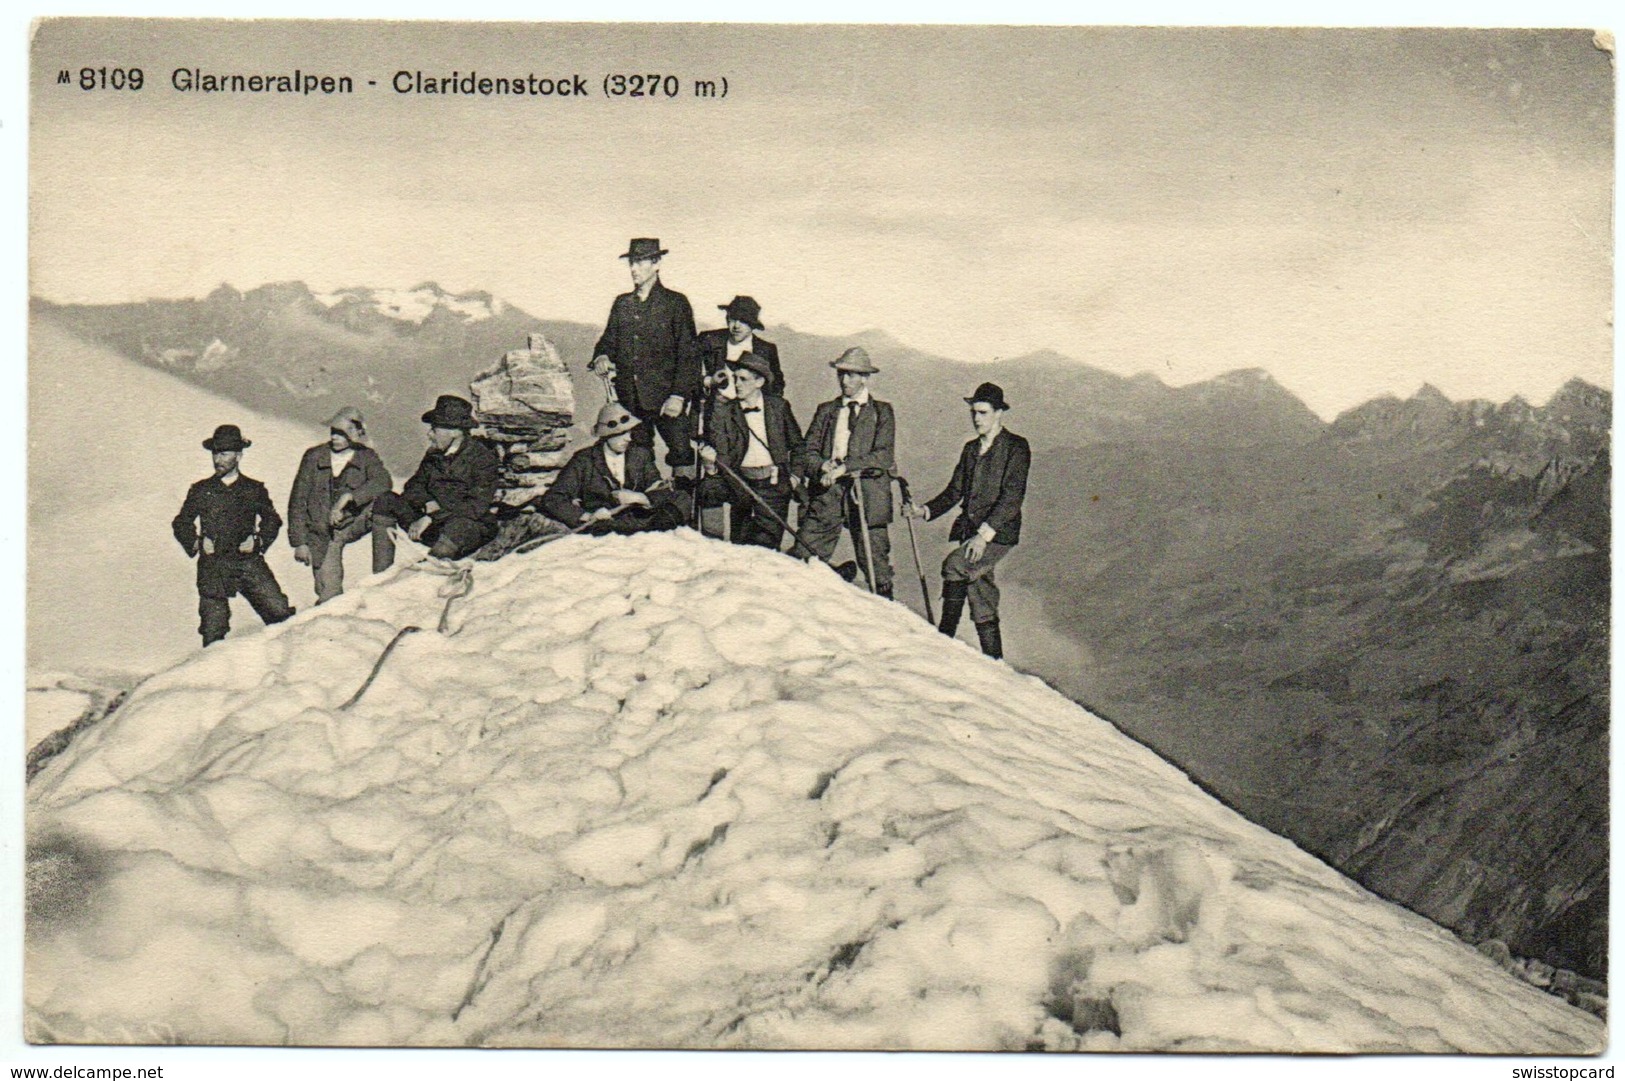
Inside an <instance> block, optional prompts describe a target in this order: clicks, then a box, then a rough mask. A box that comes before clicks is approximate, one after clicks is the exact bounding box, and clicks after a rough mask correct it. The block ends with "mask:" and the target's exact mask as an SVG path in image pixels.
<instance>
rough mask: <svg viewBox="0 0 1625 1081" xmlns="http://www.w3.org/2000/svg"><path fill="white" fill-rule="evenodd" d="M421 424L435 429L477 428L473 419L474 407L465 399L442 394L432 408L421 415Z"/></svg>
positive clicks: (477, 424) (477, 423)
mask: <svg viewBox="0 0 1625 1081" xmlns="http://www.w3.org/2000/svg"><path fill="white" fill-rule="evenodd" d="M423 423H425V424H428V425H431V426H432V427H435V428H462V429H464V430H465V431H466V430H467V429H469V428H475V427H478V426H479V422H478V421H476V420H475V419H474V407H473V406H472V405H470V404H468V399H467V398H459V397H457V395H455V394H442V395H441V396H440V397H438V398H436V399H435V400H434V408H433V409H431V410H429V411H428V412H427V413H425V414H423Z"/></svg>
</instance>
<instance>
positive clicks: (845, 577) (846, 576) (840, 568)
mask: <svg viewBox="0 0 1625 1081" xmlns="http://www.w3.org/2000/svg"><path fill="white" fill-rule="evenodd" d="M834 570H835V573H836V574H838V575H840V576H841V581H843V582H855V581H857V580H858V565H857V563H855V562H854V561H852V560H850V559H849V560H847V561H846V562H845V563H837V564H835V567H834Z"/></svg>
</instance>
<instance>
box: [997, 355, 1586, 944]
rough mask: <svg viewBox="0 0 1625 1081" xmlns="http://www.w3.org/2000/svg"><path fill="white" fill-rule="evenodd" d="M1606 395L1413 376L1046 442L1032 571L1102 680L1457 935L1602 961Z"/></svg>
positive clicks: (1187, 747)
mask: <svg viewBox="0 0 1625 1081" xmlns="http://www.w3.org/2000/svg"><path fill="white" fill-rule="evenodd" d="M1610 404H1611V403H1610V401H1609V396H1608V395H1607V394H1605V393H1603V392H1600V391H1598V390H1596V389H1595V388H1591V387H1587V386H1585V385H1583V384H1578V383H1574V384H1570V385H1569V386H1568V387H1565V388H1564V389H1563V391H1562V392H1560V393H1559V394H1558V395H1556V396H1555V397H1554V398H1553V400H1552V401H1551V402H1549V403H1548V404H1547V405H1545V406H1543V407H1538V408H1536V407H1531V406H1529V405H1527V403H1522V402H1519V401H1513V402H1511V403H1508V404H1506V405H1503V406H1493V405H1490V404H1489V403H1482V402H1468V403H1450V402H1448V401H1447V400H1445V399H1444V398H1443V396H1442V395H1439V394H1437V392H1436V391H1432V390H1431V389H1424V390H1423V391H1422V392H1421V393H1419V394H1418V395H1417V396H1416V397H1414V398H1412V399H1410V400H1408V401H1404V402H1400V401H1393V400H1389V401H1379V402H1376V403H1371V404H1369V405H1367V406H1364V407H1361V408H1360V409H1358V410H1355V411H1353V412H1352V413H1350V414H1346V415H1345V416H1343V417H1340V418H1338V420H1337V421H1336V422H1335V423H1334V424H1333V425H1332V426H1331V428H1330V430H1329V431H1328V432H1326V433H1325V434H1324V435H1323V436H1322V437H1320V438H1319V439H1317V440H1315V441H1313V442H1312V443H1309V444H1307V445H1292V446H1277V447H1259V448H1247V449H1244V450H1236V449H1230V448H1210V449H1206V450H1204V451H1203V452H1202V454H1200V455H1193V454H1192V453H1191V450H1190V448H1189V447H1188V446H1184V445H1180V444H1169V443H1135V444H1117V445H1112V446H1094V447H1084V448H1070V449H1067V450H1065V451H1060V452H1055V453H1054V454H1052V455H1051V456H1049V457H1048V458H1047V459H1043V460H1041V461H1040V462H1039V463H1038V464H1037V465H1036V466H1035V470H1034V472H1035V477H1037V478H1038V479H1037V481H1036V484H1037V486H1039V487H1040V488H1043V489H1046V490H1043V491H1040V492H1037V493H1035V497H1034V501H1033V502H1034V506H1035V514H1034V518H1035V528H1034V535H1035V537H1034V541H1033V548H1032V550H1030V551H1029V553H1028V556H1029V558H1028V561H1027V563H1026V564H1025V565H1024V566H1025V573H1026V574H1027V575H1028V576H1029V577H1030V578H1031V579H1033V580H1035V581H1038V582H1040V583H1042V587H1043V589H1044V592H1045V596H1046V597H1047V598H1048V601H1047V604H1048V608H1049V610H1050V611H1051V612H1052V613H1053V614H1054V615H1055V617H1056V619H1057V621H1058V622H1059V623H1060V624H1062V625H1063V626H1064V627H1066V628H1068V629H1069V630H1070V631H1071V633H1073V634H1074V635H1075V636H1077V637H1078V638H1079V639H1080V641H1083V642H1085V643H1087V645H1088V648H1089V650H1090V652H1091V655H1092V657H1093V658H1094V659H1095V661H1096V663H1097V665H1098V666H1099V671H1098V672H1097V674H1098V675H1100V676H1101V677H1102V678H1103V679H1104V681H1105V682H1106V683H1107V684H1108V686H1109V689H1108V690H1106V691H1100V690H1098V689H1097V690H1095V691H1094V692H1093V694H1092V700H1093V701H1094V702H1095V704H1096V705H1098V706H1099V708H1100V709H1102V710H1103V711H1104V712H1106V713H1107V714H1108V715H1110V716H1111V717H1112V718H1113V719H1114V720H1115V721H1117V722H1118V723H1119V724H1121V725H1122V726H1123V727H1124V728H1125V729H1126V730H1128V731H1130V732H1132V733H1134V734H1135V735H1136V736H1137V737H1138V738H1141V739H1143V740H1145V741H1146V742H1148V743H1150V744H1151V745H1152V746H1155V747H1157V748H1159V749H1160V750H1162V751H1163V752H1164V753H1165V754H1167V755H1169V756H1170V757H1171V758H1173V759H1174V760H1175V761H1177V762H1179V763H1181V764H1182V765H1183V766H1184V767H1185V768H1187V769H1188V770H1190V771H1191V773H1192V775H1193V776H1195V777H1196V778H1198V779H1199V780H1200V781H1201V782H1202V783H1203V784H1204V785H1205V786H1207V787H1208V788H1209V789H1210V790H1211V791H1214V792H1216V793H1218V794H1220V795H1221V796H1222V797H1223V798H1224V799H1226V800H1227V801H1228V802H1230V803H1231V804H1232V805H1233V806H1236V807H1238V808H1240V809H1241V810H1242V811H1243V812H1244V813H1246V814H1248V815H1249V816H1251V817H1253V818H1254V819H1255V820H1257V821H1260V822H1263V823H1265V824H1267V825H1269V826H1270V827H1271V828H1272V829H1275V830H1278V831H1279V832H1281V833H1283V834H1285V835H1287V836H1290V837H1292V838H1294V839H1296V840H1298V841H1299V842H1300V843H1302V844H1304V845H1305V846H1306V847H1308V848H1309V849H1310V850H1311V851H1314V852H1316V853H1317V854H1320V855H1322V856H1323V857H1324V858H1326V859H1327V860H1328V861H1330V862H1332V863H1333V864H1334V865H1336V866H1338V867H1340V868H1342V869H1344V870H1345V871H1346V872H1348V873H1349V874H1351V875H1353V876H1354V877H1355V878H1357V879H1358V880H1359V881H1361V882H1363V883H1364V884H1366V885H1368V886H1370V887H1371V888H1372V889H1374V890H1376V891H1378V892H1379V893H1382V894H1383V895H1384V896H1387V897H1391V898H1394V899H1397V900H1400V901H1403V902H1404V903H1406V904H1408V905H1411V906H1412V907H1414V908H1416V909H1417V910H1418V911H1420V912H1424V913H1426V914H1428V915H1430V916H1432V917H1433V918H1435V919H1438V920H1440V921H1441V922H1443V923H1445V924H1446V925H1448V926H1451V927H1453V928H1455V929H1457V930H1458V931H1460V932H1461V933H1462V934H1464V935H1466V936H1467V937H1469V938H1470V939H1473V940H1475V941H1483V940H1501V941H1504V942H1505V943H1506V944H1507V945H1509V946H1510V947H1511V949H1512V951H1513V952H1514V953H1517V954H1521V955H1525V956H1529V957H1532V958H1537V959H1539V960H1540V961H1542V962H1543V963H1545V964H1548V965H1551V966H1556V967H1558V968H1568V969H1573V970H1576V971H1578V972H1580V973H1584V974H1588V975H1591V976H1600V975H1602V974H1603V973H1604V972H1605V971H1606V965H1607V957H1606V948H1607V912H1606V909H1607V896H1608V889H1607V871H1608V847H1607V807H1608V714H1609V681H1608V648H1609V632H1608V626H1609V576H1610V559H1609V550H1608V532H1609V521H1610V507H1609V476H1610V469H1609V457H1608V454H1609V416H1608V411H1609V407H1610ZM1062 477H1065V478H1067V480H1066V481H1065V484H1066V485H1068V486H1071V485H1078V486H1080V489H1079V490H1081V491H1083V492H1085V493H1088V496H1089V498H1088V499H1087V500H1084V501H1074V502H1069V501H1067V500H1065V499H1064V498H1062V497H1061V493H1060V492H1059V491H1057V488H1058V487H1059V486H1060V485H1061V483H1062V482H1061V480H1060V478H1062ZM1038 508H1042V509H1041V510H1040V509H1038ZM1035 557H1036V558H1035ZM1060 685H1062V686H1065V679H1064V677H1063V678H1062V680H1061V682H1060Z"/></svg>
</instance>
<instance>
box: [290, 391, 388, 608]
mask: <svg viewBox="0 0 1625 1081" xmlns="http://www.w3.org/2000/svg"><path fill="white" fill-rule="evenodd" d="M390 485H391V481H390V476H389V470H387V469H385V468H384V460H383V459H382V458H380V457H378V452H377V451H375V450H373V449H372V447H371V446H369V445H368V440H367V425H366V421H365V419H364V418H363V417H362V416H361V411H360V410H359V409H357V408H355V407H354V406H350V405H347V406H345V407H344V408H343V409H340V410H339V411H338V412H337V413H335V414H333V419H331V420H329V421H328V422H327V442H325V443H318V444H317V445H316V446H314V447H311V448H310V449H309V450H307V451H305V454H304V457H303V458H301V459H300V460H299V472H298V474H297V475H296V476H295V477H294V479H293V491H292V492H291V493H289V495H288V543H289V544H291V545H293V558H294V559H296V560H298V561H299V562H300V563H303V564H305V565H306V566H308V567H310V568H311V571H312V573H313V574H314V575H315V579H316V603H317V604H321V603H323V602H325V601H330V600H332V599H333V598H334V597H337V596H338V595H339V594H341V593H343V592H344V548H345V546H346V545H348V544H350V543H351V542H352V541H358V540H360V539H361V538H362V537H364V536H366V535H367V534H369V533H370V534H372V570H373V573H374V574H376V573H378V572H379V571H382V570H388V569H389V566H390V564H391V563H394V562H395V542H394V541H393V540H392V539H391V538H390V536H389V531H388V530H375V529H373V528H372V504H373V501H374V500H376V499H377V498H378V497H379V496H381V495H383V494H384V493H385V492H387V491H389V490H390Z"/></svg>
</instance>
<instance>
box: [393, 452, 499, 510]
mask: <svg viewBox="0 0 1625 1081" xmlns="http://www.w3.org/2000/svg"><path fill="white" fill-rule="evenodd" d="M498 468H499V466H498V463H497V452H496V451H495V450H493V449H492V448H491V445H490V444H489V443H487V442H485V441H484V440H481V439H475V438H474V437H473V436H467V437H465V438H464V440H463V446H462V449H461V450H459V451H458V452H457V453H456V454H454V455H452V456H451V457H449V458H448V457H447V456H446V455H445V454H443V453H441V452H440V451H438V450H435V449H433V448H432V447H431V448H430V450H429V452H428V453H427V454H425V455H424V456H423V461H422V462H420V463H418V471H417V472H416V473H413V474H412V479H411V480H409V481H407V482H406V486H405V487H404V488H402V489H401V498H402V499H404V500H405V501H406V502H407V504H408V505H409V506H411V508H412V509H413V510H414V511H416V512H417V513H418V514H423V513H425V511H424V508H425V507H426V506H428V504H429V502H430V500H433V501H434V502H435V503H437V504H439V509H438V510H436V511H435V512H434V513H433V514H430V515H429V517H430V518H431V519H432V520H433V521H434V522H435V523H436V524H438V523H441V522H445V521H446V520H447V519H450V518H472V519H474V520H475V521H480V520H483V519H484V518H486V517H487V516H489V515H491V514H492V513H494V511H493V508H492V504H493V503H494V502H496V497H497V473H498Z"/></svg>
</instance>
